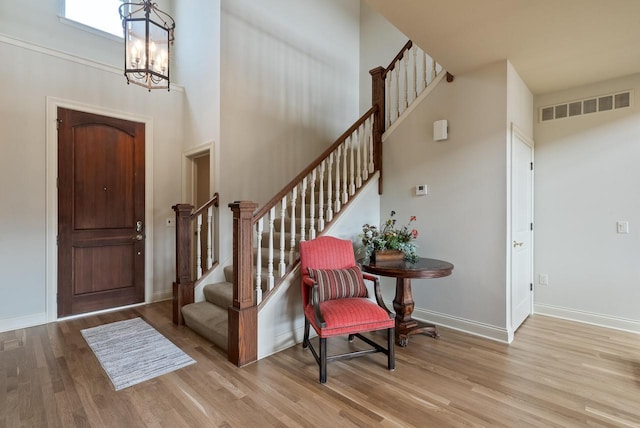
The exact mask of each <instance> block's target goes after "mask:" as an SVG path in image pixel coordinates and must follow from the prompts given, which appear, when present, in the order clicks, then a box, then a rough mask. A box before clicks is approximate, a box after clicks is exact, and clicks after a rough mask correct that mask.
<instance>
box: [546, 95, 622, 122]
mask: <svg viewBox="0 0 640 428" xmlns="http://www.w3.org/2000/svg"><path fill="white" fill-rule="evenodd" d="M631 95H632V91H624V92H618V93H614V94H607V95H601V96H598V97H594V98H585V99H583V100H575V101H569V102H566V103H560V104H556V105H552V106H545V107H541V108H540V122H548V121H550V120H555V119H564V118H567V117H575V116H582V115H585V114H591V113H598V112H604V111H611V110H618V109H621V108H627V107H631Z"/></svg>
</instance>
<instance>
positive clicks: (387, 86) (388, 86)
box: [383, 73, 393, 129]
mask: <svg viewBox="0 0 640 428" xmlns="http://www.w3.org/2000/svg"><path fill="white" fill-rule="evenodd" d="M387 76H388V79H385V80H384V90H385V92H386V94H385V96H384V104H385V109H384V112H385V113H384V118H383V120H384V121H385V123H386V124H387V125H386V126H385V129H386V128H389V127H390V126H391V80H392V76H393V73H388V74H387Z"/></svg>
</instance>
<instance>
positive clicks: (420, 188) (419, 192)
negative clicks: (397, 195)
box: [416, 184, 427, 196]
mask: <svg viewBox="0 0 640 428" xmlns="http://www.w3.org/2000/svg"><path fill="white" fill-rule="evenodd" d="M426 194H427V185H426V184H418V185H417V186H416V196H424V195H426Z"/></svg>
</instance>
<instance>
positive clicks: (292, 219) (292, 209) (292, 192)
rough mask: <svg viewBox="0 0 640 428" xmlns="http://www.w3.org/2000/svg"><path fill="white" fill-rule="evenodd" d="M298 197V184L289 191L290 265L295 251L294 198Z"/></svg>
mask: <svg viewBox="0 0 640 428" xmlns="http://www.w3.org/2000/svg"><path fill="white" fill-rule="evenodd" d="M297 199H298V186H296V187H294V188H293V190H292V191H291V215H290V220H291V225H290V226H291V229H290V231H291V239H290V241H289V242H290V244H291V245H290V246H289V264H290V265H292V264H293V262H294V261H295V260H294V259H295V251H296V200H297Z"/></svg>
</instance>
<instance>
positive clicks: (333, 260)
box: [300, 236, 356, 305]
mask: <svg viewBox="0 0 640 428" xmlns="http://www.w3.org/2000/svg"><path fill="white" fill-rule="evenodd" d="M352 266H356V257H355V255H354V252H353V244H352V243H351V241H349V240H348V239H340V238H335V237H333V236H319V237H318V238H316V239H312V240H311V241H301V242H300V274H301V277H302V281H303V282H302V290H301V292H302V304H303V305H307V304H308V303H309V287H307V286H305V285H304V279H305V278H307V277H308V276H309V268H312V269H344V268H350V267H352Z"/></svg>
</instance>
